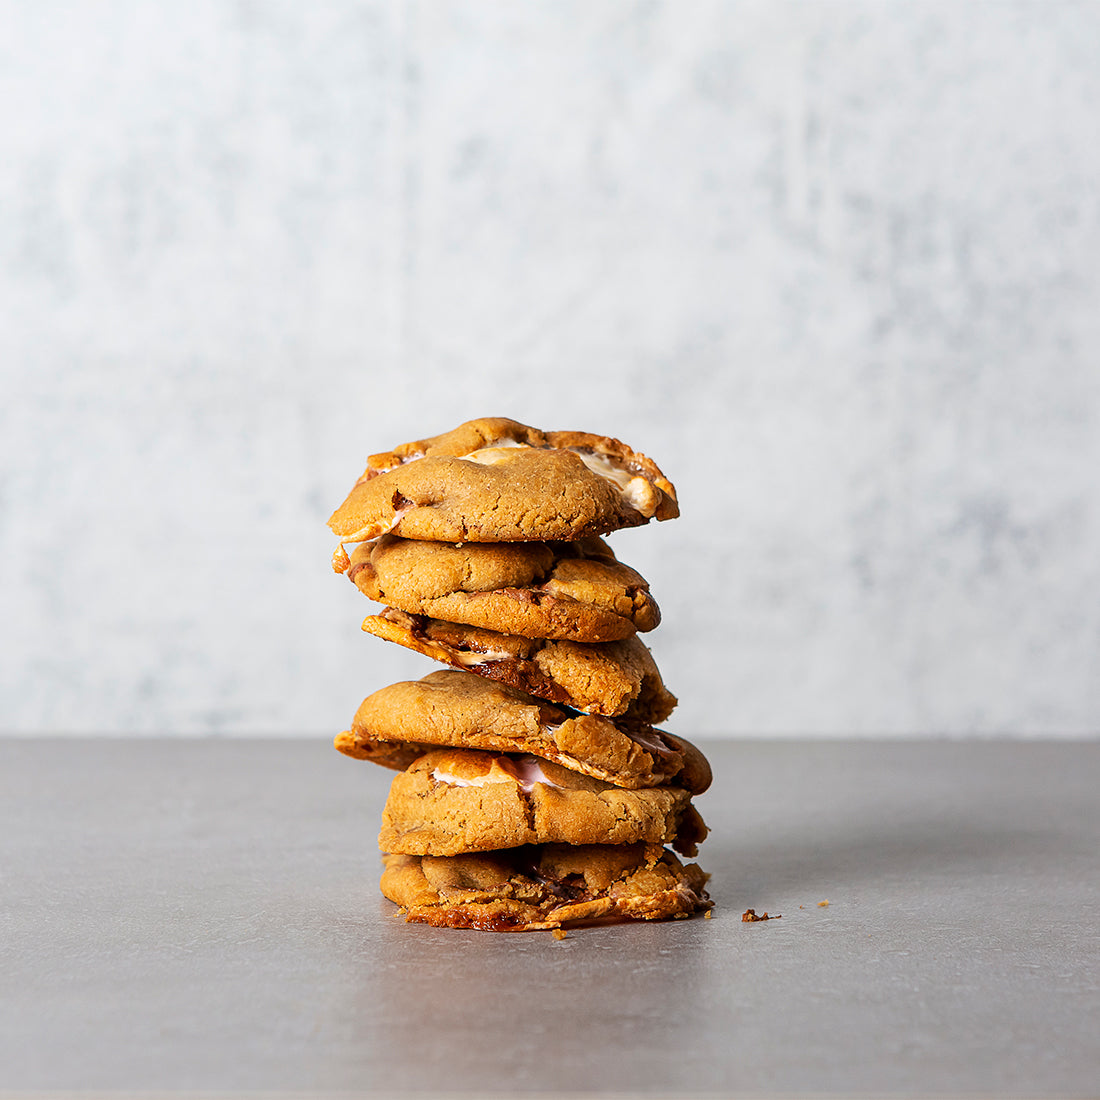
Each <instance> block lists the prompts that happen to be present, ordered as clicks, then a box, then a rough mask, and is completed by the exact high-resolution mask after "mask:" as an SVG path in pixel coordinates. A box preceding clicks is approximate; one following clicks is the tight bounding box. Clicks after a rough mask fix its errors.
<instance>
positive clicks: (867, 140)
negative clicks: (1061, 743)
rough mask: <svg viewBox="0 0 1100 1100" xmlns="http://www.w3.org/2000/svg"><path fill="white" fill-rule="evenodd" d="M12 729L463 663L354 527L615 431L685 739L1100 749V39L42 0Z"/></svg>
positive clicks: (14, 306) (711, 18)
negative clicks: (534, 440)
mask: <svg viewBox="0 0 1100 1100" xmlns="http://www.w3.org/2000/svg"><path fill="white" fill-rule="evenodd" d="M0 18H2V33H0V311H2V313H0V372H2V373H0V380H2V386H3V400H2V402H0V464H2V467H0V468H2V481H0V729H2V730H6V731H9V732H17V733H26V734H37V735H50V734H56V733H66V732H72V733H90V732H117V733H144V734H177V733H207V732H210V733H225V734H234V733H248V734H251V733H277V734H282V733H299V732H306V733H311V734H312V733H315V734H317V735H318V736H320V735H325V736H328V735H330V734H332V733H334V732H336V731H337V730H339V729H340V728H343V726H344V725H345V724H346V723H347V721H348V720H349V719H350V716H351V714H352V712H353V710H354V708H355V706H356V705H357V703H358V702H359V700H360V699H361V698H362V696H363V695H364V694H366V693H367V692H368V691H371V690H374V689H375V688H377V687H380V686H382V685H384V684H386V683H388V682H390V681H392V680H395V679H403V678H410V677H414V676H419V675H423V674H425V673H426V672H428V671H430V668H431V665H430V663H429V662H428V661H427V660H426V659H425V658H422V657H419V656H418V655H416V654H413V653H410V652H407V651H405V650H402V649H399V648H398V647H395V646H387V645H385V644H384V643H382V642H380V641H377V640H376V639H373V638H370V637H367V636H365V635H363V634H362V633H361V632H360V631H359V629H358V624H359V621H360V619H361V618H362V616H363V615H365V614H367V613H368V612H369V611H370V610H371V609H372V606H373V605H371V604H369V603H368V602H367V601H366V600H365V599H364V598H363V597H362V596H360V595H359V594H358V592H356V590H355V589H354V588H353V587H352V586H351V585H349V584H348V582H347V581H346V579H344V578H342V577H337V576H335V575H334V574H333V573H332V572H331V571H330V569H329V564H328V559H329V554H330V552H331V550H332V547H333V544H332V540H331V538H330V536H329V534H328V532H327V530H326V529H325V525H324V521H325V519H326V518H327V516H328V514H329V512H330V511H331V510H332V508H333V507H335V505H336V504H337V503H339V501H340V500H341V499H342V497H343V495H344V493H345V491H346V490H347V489H348V487H349V486H350V484H351V482H352V480H354V478H355V476H356V475H357V474H358V473H359V471H360V469H361V467H362V465H363V464H364V461H365V458H366V456H367V455H368V454H369V453H371V452H373V451H376V450H384V449H388V448H390V447H391V446H393V445H394V444H396V443H399V442H401V441H404V440H405V439H408V438H417V437H420V436H423V435H426V434H434V433H435V432H439V431H443V430H446V429H448V428H451V427H453V426H454V425H456V424H457V423H459V422H460V421H462V420H465V419H467V418H469V417H473V416H478V415H510V416H514V417H516V418H518V419H521V420H526V421H528V422H530V423H534V424H536V425H538V426H541V427H544V428H575V429H584V430H591V431H598V432H602V433H607V434H612V435H618V436H620V437H622V438H623V439H625V440H626V441H627V442H629V443H630V444H632V445H633V446H635V447H636V448H638V449H641V450H643V451H645V452H647V453H648V454H650V455H651V456H653V457H654V458H656V459H657V460H658V462H659V463H660V464H661V465H662V466H663V467H664V468H665V470H666V472H667V473H668V474H669V475H670V477H671V478H672V479H673V480H674V481H675V482H676V484H677V486H678V488H679V491H680V497H681V503H682V510H683V517H682V518H681V519H680V520H678V521H676V522H675V523H667V524H662V525H659V526H650V527H647V528H642V529H639V530H634V531H628V532H623V533H620V534H618V535H616V536H613V538H612V545H613V546H614V547H615V549H616V550H617V552H618V553H619V554H620V556H621V557H622V558H624V559H625V560H626V561H628V562H629V563H631V564H633V565H634V566H636V567H637V568H638V569H640V570H641V571H642V572H643V573H644V574H646V575H647V576H648V577H649V579H650V581H651V583H652V586H653V589H654V591H655V594H656V595H657V597H658V599H659V601H660V603H661V605H662V608H663V610H664V615H665V621H664V624H663V625H662V626H661V627H660V629H659V630H658V631H657V632H656V633H655V634H653V635H650V638H649V640H650V642H651V645H652V647H653V649H654V652H655V654H656V656H657V659H658V662H659V664H660V665H661V667H662V670H663V672H664V674H665V678H666V680H667V682H668V683H669V686H670V687H671V688H672V689H673V690H674V691H676V692H677V693H678V694H679V695H680V698H681V706H680V708H679V710H678V711H677V714H676V715H675V716H674V718H673V719H672V720H671V721H670V722H669V723H668V728H670V729H676V730H679V731H681V732H684V733H688V734H704V735H721V734H738V735H787V734H818V735H835V734H849V733H852V734H859V735H863V734H868V735H869V734H885V735H943V734H949V735H953V734H980V735H1022V734H1027V735H1077V736H1081V735H1093V734H1095V733H1097V731H1098V729H1100V675H1098V671H1100V605H1098V595H1097V594H1098V592H1100V63H1098V58H1100V4H1095V3H1080V4H1073V3H1058V2H1054V0H1051V2H1046V3H1029V4H1023V3H965V2H962V0H948V2H943V3H886V2H866V3H824V2H820V3H803V4H791V3H732V2H731V3H704V2H696V0H665V2H638V3H630V2H601V0H576V2H558V3H547V2H543V3H522V4H515V3H506V2H501V3H480V2H475V0H468V2H442V0H422V2H420V3H416V2H414V0H404V2H403V0H322V2H318V3H301V2H299V0H293V2H275V0H236V2H233V0H205V2H188V3H169V2H167V0H163V2H160V3H130V2H122V0H115V2H111V0H92V2H85V3H63V2H61V0H35V2H34V3H25V2H21V0H0Z"/></svg>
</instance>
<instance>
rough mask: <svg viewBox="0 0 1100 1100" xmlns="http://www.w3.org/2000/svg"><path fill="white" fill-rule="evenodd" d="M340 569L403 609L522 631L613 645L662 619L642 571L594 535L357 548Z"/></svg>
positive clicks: (384, 542) (385, 540)
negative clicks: (567, 539) (347, 565)
mask: <svg viewBox="0 0 1100 1100" xmlns="http://www.w3.org/2000/svg"><path fill="white" fill-rule="evenodd" d="M348 576H349V577H350V578H351V580H352V581H353V582H354V583H355V585H356V587H357V588H358V589H359V591H360V592H362V593H363V594H364V595H365V596H368V597H369V598H370V599H372V600H377V601H378V602H379V603H386V604H390V605H391V606H392V607H397V608H399V609H400V610H402V611H406V612H408V613H409V614H410V615H427V616H429V617H431V618H433V619H442V620H444V621H445V622H455V623H465V624H466V625H468V626H478V627H482V628H483V629H485V630H498V631H500V632H501V633H504V634H519V635H522V636H523V637H526V638H567V639H569V640H571V641H574V642H613V641H617V640H619V639H620V638H627V637H629V636H630V635H631V634H633V633H634V632H635V631H636V630H642V631H648V630H652V629H653V628H654V627H656V626H657V624H658V623H659V622H660V621H661V612H660V609H659V608H658V606H657V602H656V601H655V600H654V599H653V597H652V596H651V595H650V594H649V585H648V584H647V583H646V580H645V578H644V577H642V576H641V575H640V574H639V573H636V572H635V571H634V570H633V569H631V568H630V567H629V566H628V565H623V563H622V562H620V561H619V560H618V559H617V558H616V557H615V555H614V553H612V551H611V548H610V547H609V546H608V545H607V544H606V543H605V542H604V541H603V540H602V539H597V538H592V539H583V540H580V541H577V542H560V543H545V542H529V543H518V542H516V543H472V544H465V545H462V546H456V545H453V544H451V543H447V542H423V541H421V542H417V541H415V540H413V539H402V538H398V537H396V536H395V535H383V536H382V537H381V538H380V539H377V540H375V541H374V542H370V543H364V544H363V545H362V546H359V547H357V548H356V550H355V553H354V555H353V556H352V558H351V569H350V570H349V572H348Z"/></svg>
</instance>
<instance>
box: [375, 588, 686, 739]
mask: <svg viewBox="0 0 1100 1100" xmlns="http://www.w3.org/2000/svg"><path fill="white" fill-rule="evenodd" d="M363 629H364V630H365V631H367V632H368V633H370V634H373V635H375V637H378V638H383V639H385V640H386V641H388V642H396V643H397V644H398V645H403V646H406V647H407V648H408V649H415V650H416V651H417V652H418V653H423V654H424V655H425V656H426V657H431V658H432V659H433V660H436V661H440V662H442V663H443V664H447V665H451V666H452V667H454V668H461V669H466V670H467V671H469V672H474V673H476V674H477V675H478V676H483V677H485V678H486V679H489V680H497V681H499V682H500V683H502V684H508V685H509V686H511V687H514V688H519V689H520V690H521V691H526V692H528V693H530V694H531V695H537V696H538V697H539V698H540V699H548V700H550V702H553V703H561V704H563V705H564V706H567V707H573V708H574V709H576V710H582V711H585V712H586V713H589V714H602V715H606V716H608V717H619V716H626V717H628V718H636V719H638V720H639V721H642V722H647V723H649V724H651V725H652V724H653V723H655V722H663V721H664V720H665V719H666V718H667V717H668V716H669V715H670V714H671V713H672V711H673V708H674V707H675V706H676V696H675V695H673V694H672V693H671V692H670V691H669V690H668V689H667V688H666V687H665V685H664V682H663V681H662V680H661V674H660V672H658V670H657V664H656V662H655V661H654V660H653V655H652V654H651V653H650V652H649V649H648V647H647V646H646V645H645V643H644V642H643V641H642V640H641V638H639V637H638V636H637V634H634V635H632V636H631V637H629V638H623V639H622V640H620V641H617V642H603V643H595V644H588V645H586V644H583V643H580V642H571V641H566V640H554V639H549V638H524V637H523V636H522V635H519V634H501V633H500V632H498V631H496V630H483V629H481V628H480V627H476V626H465V625H463V624H462V623H447V622H444V621H443V620H442V619H430V618H428V617H427V616H425V615H409V614H406V612H404V611H399V610H397V608H393V607H387V608H386V609H385V610H384V611H383V612H382V614H381V615H370V616H368V617H367V618H366V619H364V620H363Z"/></svg>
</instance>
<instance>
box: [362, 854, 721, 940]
mask: <svg viewBox="0 0 1100 1100" xmlns="http://www.w3.org/2000/svg"><path fill="white" fill-rule="evenodd" d="M708 878H709V876H708V875H707V874H706V873H704V872H703V871H702V870H700V868H699V866H698V865H697V864H694V863H689V864H686V865H685V864H682V863H681V862H680V861H679V860H678V859H677V858H676V856H674V855H673V854H672V853H671V852H670V851H668V850H667V849H664V848H662V847H660V845H651V844H626V845H606V844H589V845H576V846H573V845H565V844H547V845H542V846H536V847H525V848H516V849H510V850H506V851H497V852H488V853H483V854H476V855H459V856H450V857H447V856H405V855H388V856H386V857H385V870H384V872H383V874H382V883H381V886H382V893H383V894H384V895H385V897H387V898H389V900H390V901H392V902H394V903H396V904H397V905H399V906H401V908H402V909H403V910H404V912H405V919H406V920H408V921H418V922H421V923H424V924H431V925H436V926H444V927H451V928H477V929H481V930H483V931H492V932H530V931H536V930H538V929H552V928H561V927H563V926H566V927H568V926H570V925H575V924H579V923H584V922H591V921H606V920H663V919H665V918H669V917H672V918H682V917H690V916H692V915H693V914H695V913H699V912H703V911H705V910H707V909H710V908H711V907H712V903H711V901H710V899H709V898H708V897H707V892H706V888H705V887H706V882H707V879H708Z"/></svg>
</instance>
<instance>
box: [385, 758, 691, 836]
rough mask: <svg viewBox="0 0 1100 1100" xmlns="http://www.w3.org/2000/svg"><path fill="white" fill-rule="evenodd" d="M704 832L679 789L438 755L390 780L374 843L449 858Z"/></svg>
mask: <svg viewBox="0 0 1100 1100" xmlns="http://www.w3.org/2000/svg"><path fill="white" fill-rule="evenodd" d="M706 831H707V830H706V826H705V825H704V824H703V820H702V818H701V817H700V816H699V813H698V811H697V810H696V809H695V808H694V806H692V804H691V795H690V794H689V793H688V791H686V790H684V788H682V787H649V788H647V789H645V790H624V789H623V788H621V787H616V786H613V785H612V784H610V783H605V782H603V781H602V780H599V779H593V778H592V777H590V776H586V775H580V774H578V773H576V772H573V771H570V770H569V769H567V768H563V767H560V766H559V765H557V764H553V763H551V762H549V761H546V760H539V759H538V758H536V757H533V756H524V755H508V754H504V753H490V752H477V751H475V750H471V749H439V750H436V751H434V752H429V753H427V754H425V755H424V756H422V757H420V759H418V760H416V761H414V762H413V763H412V764H411V765H410V766H409V767H408V768H407V769H406V770H405V771H403V772H401V773H400V774H399V775H397V776H395V777H394V780H393V783H392V784H391V786H390V793H389V797H388V798H387V799H386V805H385V808H384V809H383V811H382V831H381V832H380V833H379V837H378V847H379V848H380V849H381V850H382V851H383V852H389V853H393V854H400V855H433V856H453V855H459V854H461V853H464V852H483V851H491V850H495V849H498V848H516V847H519V846H521V845H525V844H548V843H550V844H554V843H561V844H633V843H636V842H639V841H643V842H645V843H649V844H671V845H672V846H673V847H674V848H675V849H676V850H677V851H678V852H682V853H683V854H685V855H694V854H695V851H696V848H697V845H698V844H699V843H700V842H701V841H702V840H703V838H704V837H705V836H706Z"/></svg>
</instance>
